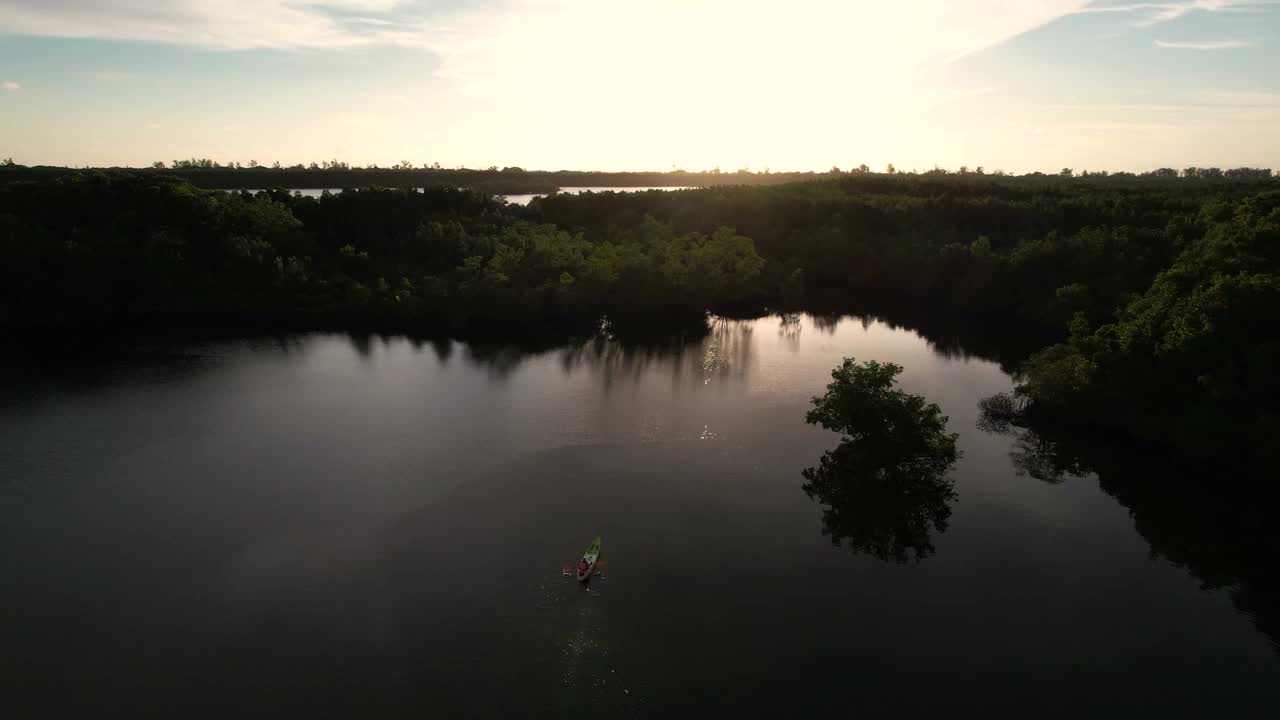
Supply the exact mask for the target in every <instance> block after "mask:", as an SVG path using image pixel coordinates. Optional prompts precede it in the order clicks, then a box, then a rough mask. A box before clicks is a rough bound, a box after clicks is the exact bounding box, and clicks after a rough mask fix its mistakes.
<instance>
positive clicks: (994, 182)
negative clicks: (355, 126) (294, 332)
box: [0, 167, 1280, 462]
mask: <svg viewBox="0 0 1280 720" xmlns="http://www.w3.org/2000/svg"><path fill="white" fill-rule="evenodd" d="M17 170H22V168H20V167H19V168H14V167H9V168H0V175H4V173H9V172H15V171H17ZM179 170H186V171H189V172H193V173H194V172H204V171H214V170H218V168H212V167H209V168H200V167H191V168H179ZM222 170H225V168H222ZM1212 170H1213V169H1203V170H1202V169H1195V172H1190V169H1188V170H1184V171H1182V172H1177V171H1172V170H1170V171H1169V172H1167V173H1165V172H1157V173H1154V174H1149V175H1147V176H1145V177H1140V176H1135V175H1128V174H1124V175H1117V174H1111V175H1105V176H1104V175H1100V174H1096V173H1091V174H1087V175H1085V174H1076V173H1066V172H1064V173H1061V174H1058V175H1054V176H1048V175H1036V176H1023V177H1007V176H995V175H991V174H986V173H982V174H979V173H977V172H968V171H966V172H963V173H948V172H937V173H926V174H920V175H914V174H903V173H895V174H892V175H890V174H875V173H870V172H865V173H864V172H855V173H843V172H842V173H839V174H836V173H834V172H833V173H831V174H829V176H830V179H826V180H815V181H811V182H798V183H786V184H776V185H724V186H718V187H710V188H705V189H700V190H678V191H671V192H663V191H650V192H636V193H615V192H594V193H583V194H579V195H570V194H559V193H553V194H549V195H547V196H546V197H543V198H539V199H535V200H534V201H533V202H531V203H530V204H529V205H528V206H524V207H522V206H516V205H511V204H508V203H506V202H505V201H504V200H503V199H502V198H500V197H496V196H494V195H491V194H488V193H487V192H484V191H481V190H475V189H459V188H458V187H456V186H454V185H433V186H430V187H426V188H425V189H413V188H410V187H404V188H399V189H378V188H367V189H359V190H347V191H343V192H338V193H325V194H323V195H322V196H320V197H303V196H300V195H297V194H293V193H290V192H289V191H287V190H263V191H258V192H247V191H235V192H225V191H209V190H202V189H198V188H196V187H195V186H194V185H193V184H192V183H190V182H188V181H187V180H184V179H183V178H182V177H179V174H177V173H175V172H174V171H173V170H172V169H166V170H164V171H163V172H161V171H159V170H156V171H152V172H142V173H139V172H107V171H80V172H61V173H56V174H53V175H50V176H49V177H48V178H47V179H44V180H40V181H37V182H0V254H2V255H3V257H4V260H5V262H4V264H3V270H0V273H2V275H3V278H2V279H3V286H2V287H0V297H3V302H2V303H0V324H3V326H4V327H5V328H6V329H8V330H10V331H11V332H12V331H17V330H32V329H41V328H44V329H51V328H52V329H63V330H67V329H71V330H77V331H111V330H114V329H119V328H122V327H125V328H127V327H133V326H141V325H146V326H150V325H156V324H161V325H182V326H192V325H194V326H201V325H205V324H210V323H214V322H255V323H262V322H267V323H271V324H278V325H284V326H290V327H299V326H313V325H316V324H328V325H340V326H353V325H359V326H364V327H368V326H376V327H380V328H387V329H393V330H412V331H419V332H432V333H445V334H458V335H463V334H478V333H489V334H503V335H511V334H514V333H519V334H524V335H536V336H539V337H543V338H546V337H550V336H553V335H563V334H580V335H581V334H589V333H591V332H594V331H595V330H596V329H598V328H599V327H600V326H601V323H602V321H604V320H606V319H607V321H608V322H609V323H610V324H612V325H613V326H614V327H615V328H622V327H632V328H640V327H643V326H645V325H650V326H653V325H657V326H660V327H661V328H667V329H669V328H670V327H671V325H673V324H677V325H682V326H683V325H698V324H705V317H706V313H708V312H713V313H720V314H758V313H761V312H764V311H766V310H786V311H794V310H810V311H822V312H854V313H868V312H870V313H876V314H879V315H883V316H887V317H895V316H896V317H912V316H915V317H929V318H931V319H936V318H938V317H941V316H959V317H963V318H965V319H966V320H967V321H968V322H970V323H976V324H979V325H985V326H987V327H993V328H1000V331H1001V332H1002V333H1004V334H1012V335H1019V336H1023V337H1036V338H1038V337H1044V338H1046V340H1047V342H1046V343H1043V345H1044V348H1043V350H1042V351H1040V352H1039V353H1036V354H1034V355H1033V356H1031V357H1030V358H1029V359H1028V361H1027V362H1026V363H1025V364H1019V365H1018V367H1016V368H1014V369H1018V370H1021V375H1020V377H1021V379H1022V384H1021V386H1020V387H1019V390H1018V393H1019V398H1018V402H1019V404H1020V406H1021V407H1023V408H1025V409H1026V410H1027V411H1028V412H1032V411H1034V412H1038V413H1041V414H1044V415H1053V416H1056V417H1059V418H1061V419H1066V420H1068V421H1071V422H1077V423H1081V424H1085V425H1090V426H1095V427H1101V428H1106V429H1108V430H1110V431H1116V432H1120V433H1124V434H1128V435H1132V436H1136V437H1140V438H1142V439H1144V440H1148V441H1150V442H1153V443H1157V444H1162V445H1167V446H1170V447H1176V448H1178V449H1179V450H1180V451H1184V452H1188V453H1191V454H1193V455H1196V456H1200V457H1208V456H1219V457H1220V456H1229V457H1232V458H1235V459H1241V458H1244V459H1246V460H1248V461H1249V462H1254V461H1262V460H1263V456H1265V455H1267V453H1270V452H1273V450H1270V449H1269V448H1273V447H1274V444H1273V443H1269V442H1267V439H1268V438H1272V437H1274V436H1275V435H1276V433H1277V430H1280V425H1278V424H1277V423H1278V421H1277V415H1276V413H1275V411H1274V408H1275V407H1277V404H1278V401H1280V397H1278V395H1280V385H1278V384H1277V382H1276V381H1275V376H1274V373H1272V372H1270V369H1271V368H1273V367H1274V366H1275V365H1276V363H1277V360H1280V330H1278V328H1277V321H1276V319H1275V318H1276V313H1275V310H1276V309H1277V305H1278V301H1280V267H1278V263H1280V252H1278V251H1277V248H1278V247H1280V209H1278V208H1280V183H1277V181H1276V180H1275V179H1273V178H1271V176H1270V173H1267V172H1263V171H1256V172H1254V171H1246V169H1242V170H1240V171H1219V172H1213V171H1212ZM254 171H255V169H250V168H236V169H232V170H231V171H230V172H236V173H241V172H243V173H250V172H254ZM319 172H337V173H342V172H354V171H351V170H347V169H343V168H341V167H339V168H337V169H336V170H335V169H333V168H332V167H330V168H329V169H324V170H319ZM400 172H404V170H403V169H401V170H400ZM495 172H496V173H497V174H499V175H501V174H503V173H507V174H516V173H518V172H524V171H523V170H520V169H519V168H504V169H501V170H497V169H495ZM1272 459H1274V458H1272ZM1268 461H1270V460H1268Z"/></svg>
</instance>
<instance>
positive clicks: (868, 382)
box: [802, 358, 960, 563]
mask: <svg viewBox="0 0 1280 720" xmlns="http://www.w3.org/2000/svg"><path fill="white" fill-rule="evenodd" d="M901 372H902V368H901V366H898V365H894V364H892V363H879V362H875V361H871V362H868V363H864V364H861V365H860V364H858V363H856V362H854V360H853V359H852V358H848V359H846V360H845V361H844V363H843V364H842V365H841V366H840V367H838V368H836V369H835V370H833V371H832V373H831V377H832V382H831V383H830V384H829V385H827V392H826V394H825V395H823V396H822V397H816V398H814V399H813V405H814V408H813V409H812V410H810V411H809V412H808V414H807V415H806V416H805V420H806V421H807V422H809V423H812V424H817V425H821V426H823V427H825V428H827V429H828V430H834V431H836V432H839V433H840V434H841V435H842V439H841V442H840V444H839V445H838V446H837V447H836V448H835V449H834V450H829V451H827V452H826V453H823V455H822V458H821V460H820V461H819V463H818V465H817V466H816V467H811V468H807V469H805V470H804V471H803V472H802V475H803V476H804V479H805V484H804V486H803V489H804V491H805V494H807V495H808V496H809V497H811V498H814V499H816V500H817V501H818V502H820V503H822V504H823V505H824V506H825V507H824V508H823V511H822V525H823V533H824V534H826V535H828V536H830V537H831V540H832V542H833V543H835V544H836V545H842V546H845V547H848V548H849V549H850V550H851V551H853V552H854V553H865V554H868V555H872V556H873V557H876V558H879V559H881V560H884V561H893V562H898V563H905V562H906V561H908V560H910V559H915V560H922V559H924V558H927V557H929V556H930V555H932V554H933V552H934V547H933V542H932V533H933V532H935V531H936V532H939V533H941V532H945V531H946V529H947V521H948V519H949V518H950V516H951V502H952V501H954V500H955V498H956V493H955V489H954V481H952V480H951V479H950V478H949V477H948V476H947V473H948V472H949V471H950V469H951V466H952V465H953V464H955V462H956V460H957V459H958V458H959V457H960V452H959V450H957V449H956V437H957V436H956V434H955V433H948V432H947V431H946V427H947V417H946V416H945V415H943V414H942V410H941V409H940V408H939V407H938V406H937V405H936V404H934V403H930V402H928V401H926V400H925V399H924V398H923V397H920V396H918V395H911V394H908V393H906V392H903V391H902V390H899V389H896V388H895V387H894V385H895V384H896V380H895V378H896V377H897V376H898V374H899V373H901Z"/></svg>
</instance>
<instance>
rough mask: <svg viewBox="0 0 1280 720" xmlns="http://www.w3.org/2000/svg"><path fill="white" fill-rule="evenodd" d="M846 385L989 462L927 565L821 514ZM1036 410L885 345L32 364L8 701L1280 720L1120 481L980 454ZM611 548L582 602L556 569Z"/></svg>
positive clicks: (9, 399) (719, 337)
mask: <svg viewBox="0 0 1280 720" xmlns="http://www.w3.org/2000/svg"><path fill="white" fill-rule="evenodd" d="M844 356H854V357H857V358H858V359H860V360H869V359H878V360H887V361H892V362H896V363H899V364H901V365H903V366H904V367H905V368H906V370H905V372H904V374H903V376H902V383H903V385H904V386H905V388H906V389H907V390H909V391H911V392H916V393H921V394H924V395H926V396H928V397H929V398H930V399H931V400H933V401H935V402H937V403H939V404H940V405H941V406H942V408H943V410H944V411H945V412H946V413H947V414H948V415H950V417H951V427H952V429H953V430H955V431H957V432H959V433H960V446H961V448H962V449H963V451H964V458H963V459H962V460H961V461H960V463H959V464H958V466H957V467H956V469H955V472H954V476H955V478H956V486H955V490H956V493H957V495H958V499H957V500H956V501H955V502H954V503H953V505H952V508H951V510H952V514H951V517H950V521H949V526H948V527H947V529H946V530H945V532H940V533H939V532H934V533H933V535H932V537H931V541H932V544H933V545H934V550H935V552H934V553H933V554H932V555H931V556H929V557H927V558H926V559H924V560H922V561H920V562H908V563H906V564H901V565H900V564H896V563H886V562H882V561H881V560H878V559H876V558H875V557H872V556H869V555H867V554H855V553H854V552H851V551H850V550H849V549H848V548H842V547H836V546H834V545H833V544H832V540H831V538H829V537H827V536H825V535H824V534H823V523H822V506H821V505H820V503H819V502H817V501H815V500H812V499H810V498H809V497H807V496H806V495H805V493H804V492H802V490H801V485H802V484H803V479H802V477H801V471H802V470H803V469H805V468H806V467H809V466H812V465H814V464H816V463H817V461H818V459H819V457H820V456H821V455H822V453H823V452H824V451H826V450H829V449H831V448H832V447H833V446H834V445H835V444H836V442H837V438H836V436H835V435H834V434H832V433H828V432H826V431H824V430H821V429H818V428H815V427H812V426H807V425H805V424H804V422H803V416H804V412H805V409H806V407H807V401H808V399H809V398H810V397H811V396H812V395H814V394H815V393H818V392H820V391H821V390H822V388H823V386H824V385H825V383H826V382H827V380H828V379H829V372H830V370H831V368H832V367H834V366H835V365H837V364H838V363H839V361H840V359H841V358H842V357H844ZM1010 387H1011V381H1010V379H1009V377H1008V376H1007V375H1005V374H1004V373H1003V372H1001V370H1000V369H999V367H997V366H996V365H994V364H992V363H989V362H986V361H982V360H979V359H973V358H970V359H966V358H964V357H962V356H958V355H957V354H956V353H954V352H952V351H949V352H948V353H945V354H940V353H938V352H935V350H934V349H933V348H932V347H931V346H930V344H929V343H927V342H926V341H925V340H924V339H922V338H921V337H919V336H918V335H916V334H915V333H913V332H911V331H907V330H902V329H892V328H890V327H889V326H886V325H884V324H880V323H875V322H873V323H862V322H860V321H858V320H856V319H845V320H844V321H842V322H838V323H833V322H832V321H830V320H827V321H820V322H817V323H815V322H814V321H813V320H811V319H809V318H801V319H799V321H798V322H786V323H784V322H782V321H781V320H780V319H779V318H766V319H761V320H757V321H743V322H731V321H721V322H717V323H716V324H715V325H714V328H713V332H712V334H711V336H710V337H708V338H706V339H705V340H699V341H696V342H693V343H690V344H687V345H680V344H679V343H674V342H673V343H672V344H669V345H660V346H655V347H650V348H648V349H644V350H636V349H632V350H627V349H624V348H622V347H620V346H617V345H614V344H611V343H592V344H588V345H586V346H582V347H578V348H570V349H561V350H554V351H549V352H543V353H539V354H531V355H530V354H524V353H522V352H520V351H518V350H516V349H511V348H506V349H503V348H473V347H469V346H466V345H462V344H459V343H450V342H440V343H434V344H432V343H425V344H422V343H415V342H412V341H410V340H407V339H402V338H387V339H383V338H376V337H375V338H351V337H348V336H342V335H308V336H293V337H287V338H283V339H254V340H242V341H234V342H216V343H196V344H192V343H185V344H178V345H174V344H154V345H141V346H137V347H131V348H129V349H127V350H121V351H119V352H114V353H108V356H107V357H105V358H102V357H99V358H95V360H94V361H93V362H87V363H85V364H84V365H78V364H75V363H71V364H69V365H64V366H60V367H57V368H35V369H33V368H32V367H30V366H24V367H23V369H21V370H14V371H13V372H12V373H11V374H10V377H9V379H8V380H7V381H6V383H5V384H4V385H3V386H2V389H0V393H2V394H0V403H2V404H0V478H2V481H0V493H2V495H0V497H2V498H3V500H2V501H0V568H2V569H3V570H4V572H3V574H2V575H0V577H3V591H2V592H0V597H2V598H3V600H2V602H3V608H2V610H3V612H2V613H0V638H2V642H0V661H2V662H3V665H0V670H2V671H3V674H2V675H0V677H2V678H3V679H2V680H0V690H3V693H2V694H0V697H3V701H2V702H3V706H4V707H7V708H11V709H14V708H28V709H32V708H34V709H36V711H34V712H32V711H30V710H28V711H27V712H29V713H30V714H29V716H32V717H35V716H44V717H47V716H54V715H71V714H76V715H77V716H83V713H84V712H87V711H91V712H93V713H94V714H95V715H101V714H102V713H106V712H111V711H114V710H128V711H147V712H151V713H159V712H166V713H169V714H171V715H172V716H175V717H179V716H191V715H205V716H223V717H226V716H232V715H243V714H254V715H270V716H276V717H286V716H300V715H302V714H304V713H309V714H314V715H336V716H356V715H360V716H376V715H388V714H403V715H409V714H414V715H416V716H418V717H454V716H468V715H471V716H547V715H552V716H554V715H561V714H568V713H570V712H590V713H593V714H594V715H596V716H622V717H630V716H634V717H673V716H679V717H684V716H688V717H694V716H701V717H708V716H710V717H717V716H735V715H736V716H750V715H769V714H785V716H790V715H799V714H802V713H813V712H824V713H836V714H839V716H841V717H877V716H884V717H925V716H928V717H935V718H936V717H946V716H962V717H967V716H993V717H1067V716H1071V717H1075V716H1081V717H1084V716H1087V717H1110V716H1117V717H1118V716H1126V717H1130V716H1133V715H1141V716H1161V717H1210V716H1220V717H1276V716H1277V711H1280V654H1278V653H1277V651H1276V649H1275V647H1273V645H1272V642H1271V640H1270V639H1269V638H1268V636H1267V635H1266V634H1265V633H1263V632H1260V631H1259V626H1258V624H1257V619H1256V618H1255V617H1251V616H1250V614H1249V613H1248V612H1244V611H1242V610H1241V609H1238V608H1239V607H1241V606H1240V604H1239V603H1236V602H1233V595H1232V592H1231V591H1232V589H1233V588H1232V587H1224V588H1223V589H1218V590H1205V589H1202V587H1201V585H1202V582H1203V578H1200V577H1197V576H1195V575H1193V574H1192V573H1191V572H1189V571H1188V570H1187V569H1184V568H1183V567H1178V566H1174V565H1173V564H1171V563H1170V561H1168V560H1166V559H1164V556H1163V555H1159V554H1153V547H1152V545H1150V544H1149V543H1148V541H1147V540H1146V539H1144V536H1143V535H1141V534H1139V532H1138V531H1137V530H1135V524H1134V521H1133V520H1132V519H1131V517H1130V514H1129V510H1127V509H1126V508H1124V507H1122V506H1121V505H1120V504H1118V503H1117V502H1116V500H1114V499H1113V498H1112V497H1111V496H1110V495H1108V494H1107V493H1104V492H1103V490H1102V489H1100V487H1099V483H1098V482H1097V480H1096V479H1094V478H1091V477H1086V478H1081V479H1070V480H1068V481H1067V482H1063V483H1061V484H1049V483H1045V482H1041V481H1039V480H1036V479H1034V478H1032V477H1029V476H1026V475H1025V474H1024V475H1021V476H1020V475H1019V474H1018V472H1017V470H1016V468H1015V465H1014V463H1013V461H1012V460H1011V458H1010V453H1011V451H1014V450H1016V447H1014V442H1015V440H1014V439H1013V438H1010V437H1006V436H1001V435H996V434H991V433H986V432H982V431H979V430H978V429H977V428H976V427H975V422H976V420H977V418H978V410H977V407H976V403H977V401H978V400H979V398H981V397H983V396H985V395H989V394H991V393H994V392H998V391H1002V390H1007V389H1009V388H1010ZM1175 526H1176V524H1175ZM596 534H601V535H603V537H604V548H603V558H604V559H605V560H606V561H607V566H606V568H605V573H604V575H603V576H602V577H597V578H595V579H594V580H593V581H592V582H591V584H590V586H589V588H584V587H581V586H579V585H578V584H577V583H575V582H574V581H573V580H571V579H567V578H565V577H563V576H562V574H561V568H562V567H563V566H564V565H566V564H568V563H570V562H572V561H573V560H574V559H575V558H576V556H577V554H578V553H579V552H581V551H582V549H583V548H585V546H586V545H587V544H588V543H589V542H590V540H591V538H592V537H594V536H595V535H596ZM1205 542H1210V541H1209V540H1206V541H1205ZM1157 550H1158V548H1157ZM1228 577H1229V574H1228ZM1237 589H1238V588H1237ZM5 714H6V715H8V716H9V717H20V716H28V715H24V714H22V713H19V714H13V715H10V714H9V713H8V712H6V713H5Z"/></svg>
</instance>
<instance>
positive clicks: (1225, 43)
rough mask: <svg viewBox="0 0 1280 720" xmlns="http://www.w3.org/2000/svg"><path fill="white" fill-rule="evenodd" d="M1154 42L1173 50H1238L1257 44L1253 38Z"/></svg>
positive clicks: (1157, 45) (1158, 45) (1156, 44)
mask: <svg viewBox="0 0 1280 720" xmlns="http://www.w3.org/2000/svg"><path fill="white" fill-rule="evenodd" d="M1152 44H1153V45H1155V46H1156V47H1158V48H1170V49H1172V50H1238V49H1240V48H1251V47H1255V46H1256V45H1257V43H1256V42H1254V41H1252V40H1186V41H1183V40H1179V41H1170V40H1155V41H1153V43H1152Z"/></svg>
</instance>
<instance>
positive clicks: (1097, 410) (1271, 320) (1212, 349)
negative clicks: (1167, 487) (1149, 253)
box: [1019, 192, 1280, 467]
mask: <svg viewBox="0 0 1280 720" xmlns="http://www.w3.org/2000/svg"><path fill="white" fill-rule="evenodd" d="M1204 215H1206V216H1208V217H1209V218H1210V224H1209V225H1208V228H1207V231H1206V232H1205V233H1204V234H1203V235H1202V236H1200V237H1197V238H1195V239H1194V240H1193V241H1192V242H1190V243H1189V244H1188V245H1187V246H1186V248H1185V249H1184V250H1183V251H1182V252H1181V253H1180V254H1179V255H1178V257H1177V258H1176V260H1175V261H1174V262H1173V264H1172V265H1171V266H1169V267H1168V268H1166V269H1164V270H1162V271H1161V272H1160V273H1159V274H1158V275H1157V276H1156V278H1155V279H1154V281H1153V282H1152V283H1151V285H1150V287H1149V288H1147V290H1146V292H1145V293H1143V294H1142V295H1140V296H1137V297H1135V298H1134V299H1133V300H1132V301H1130V302H1129V303H1127V304H1126V305H1125V306H1124V307H1123V309H1122V310H1121V311H1120V312H1119V314H1118V317H1117V318H1116V319H1115V321H1113V322H1109V323H1105V324H1102V325H1100V326H1097V327H1093V326H1092V324H1091V323H1088V322H1079V323H1075V324H1074V332H1073V334H1072V337H1071V339H1070V341H1069V342H1068V343H1066V344H1062V345H1058V346H1055V347H1052V348H1049V349H1046V350H1044V351H1042V352H1041V353H1039V354H1037V355H1036V356H1034V357H1033V358H1032V359H1031V361H1030V362H1029V364H1028V366H1027V368H1026V374H1025V380H1024V382H1023V383H1022V385H1021V386H1020V387H1019V393H1020V394H1021V395H1022V396H1023V397H1024V398H1025V399H1026V401H1027V402H1029V403H1030V404H1031V406H1032V407H1033V408H1035V409H1037V410H1039V411H1055V412H1058V413H1060V414H1063V415H1067V416H1070V417H1073V418H1075V419H1077V420H1078V421H1081V422H1086V423H1091V424H1097V425H1104V426H1111V427H1119V428H1121V429H1123V430H1125V431H1127V432H1130V433H1132V434H1134V435H1137V436H1138V437H1140V438H1144V439H1147V440H1151V441H1155V442H1161V443H1168V444H1171V445H1174V446H1177V447H1179V448H1181V449H1182V450H1183V451H1184V452H1189V453H1191V454H1194V455H1199V456H1213V455H1230V456H1233V457H1235V458H1236V459H1237V460H1244V461H1245V462H1246V463H1248V464H1254V465H1257V466H1260V467H1267V466H1270V467H1274V463H1275V462H1276V461H1277V460H1280V457H1277V455H1276V450H1275V444H1274V442H1273V439H1274V438H1275V437H1277V435H1278V434H1280V413H1277V411H1276V410H1275V408H1276V406H1277V403H1278V402H1280V379H1278V378H1277V375H1276V374H1275V372H1274V368H1275V367H1276V365H1277V363H1278V362H1280V323H1278V322H1277V320H1276V315H1275V312H1276V309H1277V308H1280V193H1276V192H1270V193H1262V194H1258V195H1255V196H1252V197H1249V198H1246V199H1244V200H1242V201H1240V202H1238V203H1235V204H1228V205H1225V206H1221V207H1206V208H1205V211H1204Z"/></svg>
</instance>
